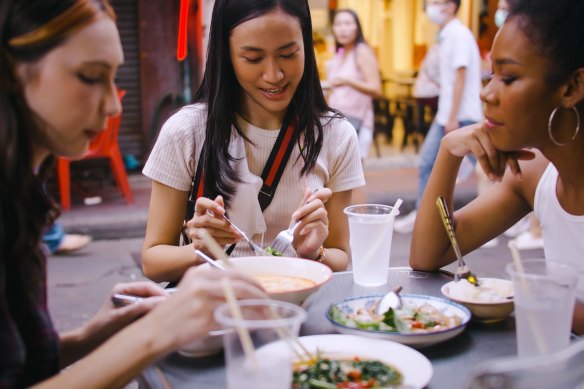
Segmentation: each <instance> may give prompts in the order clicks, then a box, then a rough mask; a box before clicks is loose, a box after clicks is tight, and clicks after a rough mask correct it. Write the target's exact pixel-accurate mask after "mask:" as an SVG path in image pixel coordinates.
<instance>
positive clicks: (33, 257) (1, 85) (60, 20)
mask: <svg viewBox="0 0 584 389" xmlns="http://www.w3.org/2000/svg"><path fill="white" fill-rule="evenodd" d="M102 12H106V13H107V14H108V15H110V17H112V18H113V11H112V10H111V7H110V6H109V4H108V3H107V0H100V1H97V0H27V1H21V0H2V2H1V3H0V118H1V119H0V266H4V265H5V264H9V263H10V264H16V266H17V267H18V268H20V269H22V271H21V272H20V275H21V278H22V282H24V283H26V284H29V285H39V284H38V282H42V281H43V280H42V277H44V269H45V267H44V253H43V252H42V250H41V246H40V240H41V236H42V232H43V230H44V228H45V227H46V226H47V224H48V223H50V222H52V221H53V220H54V219H55V218H56V217H57V215H58V213H59V211H58V208H57V206H56V204H55V202H54V201H53V200H52V199H51V198H49V196H48V195H47V194H46V192H45V190H44V182H45V181H46V178H47V176H48V174H49V171H50V170H51V169H50V168H51V167H52V166H51V163H50V162H51V161H50V159H48V160H47V161H45V163H44V164H43V166H42V167H41V170H40V172H35V171H33V169H34V168H35V167H34V166H33V151H34V145H35V144H36V143H37V142H38V141H39V139H40V138H41V137H42V131H41V128H40V126H39V124H38V123H39V121H38V119H37V118H36V117H35V114H34V113H33V112H32V111H31V109H30V108H29V106H28V104H27V102H26V99H25V97H24V93H23V90H22V89H23V88H22V85H21V82H20V81H19V79H18V78H17V76H16V65H17V64H19V63H30V64H34V63H35V62H37V61H39V60H40V59H42V58H43V57H44V56H45V55H46V54H47V53H49V52H50V51H51V50H52V49H54V48H56V47H58V46H59V45H60V44H62V43H63V42H64V41H65V39H67V37H68V36H69V34H71V33H72V32H73V31H75V30H77V29H79V28H80V27H82V26H84V25H87V24H89V23H90V22H91V21H92V20H94V19H95V18H96V17H97V16H98V15H100V14H101V13H102ZM63 15H64V16H63ZM47 98H50V96H48V97H47Z"/></svg>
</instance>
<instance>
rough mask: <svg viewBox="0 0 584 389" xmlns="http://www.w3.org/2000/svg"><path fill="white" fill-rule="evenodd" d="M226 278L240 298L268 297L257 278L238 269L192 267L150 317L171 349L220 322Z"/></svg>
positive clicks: (202, 333) (215, 326) (147, 316)
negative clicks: (218, 312)
mask: <svg viewBox="0 0 584 389" xmlns="http://www.w3.org/2000/svg"><path fill="white" fill-rule="evenodd" d="M225 277H227V278H228V279H229V281H230V284H231V286H232V288H233V291H234V292H235V294H236V296H237V298H238V299H242V300H243V299H263V298H268V295H267V294H266V292H265V291H264V290H263V289H262V288H261V286H260V285H259V284H258V283H257V281H255V280H253V279H252V278H249V277H248V276H246V275H244V274H242V273H239V272H237V271H233V270H228V271H221V270H217V269H201V268H199V267H196V268H195V267H194V268H191V269H189V270H188V271H187V272H186V273H185V276H184V277H183V279H182V281H181V282H180V284H179V285H178V288H177V291H176V292H175V293H173V294H172V295H171V296H170V297H169V298H168V299H167V300H166V301H165V302H163V303H161V304H159V305H158V306H157V307H156V308H155V309H154V310H152V311H151V312H150V314H148V315H146V317H145V318H144V320H147V321H148V322H149V323H150V324H151V325H153V326H154V327H155V328H154V330H155V331H156V333H158V334H160V336H163V337H166V336H168V337H169V338H167V339H166V341H167V342H169V343H168V345H169V347H170V348H169V350H173V349H176V348H178V347H180V346H182V345H184V344H187V343H189V342H192V341H195V340H198V339H201V338H204V337H205V336H207V334H208V333H209V331H211V330H213V329H216V328H217V324H216V322H215V319H214V317H213V311H214V310H215V308H217V307H218V306H219V305H221V304H223V303H224V302H225V297H224V292H223V288H222V279H223V278H225Z"/></svg>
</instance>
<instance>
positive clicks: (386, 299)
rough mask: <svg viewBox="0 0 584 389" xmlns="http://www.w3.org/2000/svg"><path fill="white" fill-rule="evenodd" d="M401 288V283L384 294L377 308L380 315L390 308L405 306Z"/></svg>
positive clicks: (376, 311)
mask: <svg viewBox="0 0 584 389" xmlns="http://www.w3.org/2000/svg"><path fill="white" fill-rule="evenodd" d="M401 290H402V287H401V285H400V286H398V287H397V288H395V289H394V290H392V291H391V292H389V293H388V294H386V295H385V296H383V297H382V298H381V300H379V303H378V304H377V307H376V308H375V313H377V314H378V315H383V314H384V313H385V312H387V311H389V308H392V309H400V308H401V307H402V306H403V303H402V299H401V297H400V296H399V292H401Z"/></svg>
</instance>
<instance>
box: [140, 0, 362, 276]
mask: <svg viewBox="0 0 584 389" xmlns="http://www.w3.org/2000/svg"><path fill="white" fill-rule="evenodd" d="M350 129H351V128H350V125H349V123H348V122H347V121H346V120H343V119H342V117H341V116H340V115H339V114H338V113H335V112H332V111H331V110H330V109H329V108H328V106H327V104H326V102H325V100H324V97H323V93H322V90H321V87H320V82H319V79H318V72H317V68H316V60H315V56H314V50H313V47H312V27H311V20H310V11H309V8H308V3H307V2H306V1H305V0H302V1H298V0H250V1H237V0H218V1H216V2H215V5H214V8H213V16H212V22H211V29H210V37H209V52H208V59H207V65H206V70H205V74H204V77H203V82H202V85H201V87H200V89H199V91H198V93H197V95H196V98H195V103H194V104H193V105H189V106H186V107H184V108H183V109H181V110H180V111H179V112H177V113H176V114H174V115H173V116H172V117H171V118H170V119H169V120H168V121H167V122H166V123H165V124H164V126H163V128H162V130H161V132H160V135H159V138H158V140H157V142H156V145H155V146H154V149H153V151H152V153H151V155H150V158H149V160H148V162H147V164H146V167H145V168H144V174H146V175H147V176H148V177H150V178H152V179H153V184H152V197H151V201H150V208H149V214H148V226H147V231H146V239H145V242H144V247H143V250H142V258H143V268H144V272H145V274H146V275H147V276H148V277H150V278H152V279H154V280H158V281H162V280H166V281H168V280H177V279H180V277H181V276H182V274H183V273H184V271H185V269H187V268H189V267H190V266H193V265H197V264H199V263H201V262H202V260H201V259H200V258H198V256H197V255H196V254H195V252H194V250H193V246H194V247H195V248H201V249H204V244H203V243H202V242H201V241H200V239H199V234H198V231H199V230H200V229H206V230H208V231H209V232H210V233H211V234H212V235H213V236H214V237H215V239H216V240H217V241H218V242H219V243H221V244H223V245H230V244H233V243H237V242H238V241H239V240H240V239H241V237H240V236H239V235H238V234H237V232H236V231H235V230H234V229H233V228H231V227H230V225H229V224H228V223H227V222H226V221H225V220H223V219H222V217H221V216H223V214H224V213H225V212H226V211H227V213H228V214H229V217H230V219H231V220H232V221H233V222H235V224H236V225H238V226H239V227H240V228H241V229H242V230H243V231H245V232H246V233H247V235H248V236H249V237H250V238H251V239H252V240H254V241H255V242H256V243H257V244H259V245H261V246H263V247H266V246H269V245H270V244H271V242H272V240H273V239H274V238H275V237H276V235H277V234H278V232H279V231H282V230H285V229H287V228H288V227H289V225H290V224H292V223H294V222H295V221H300V224H299V225H298V227H297V229H296V231H295V233H294V240H293V243H292V246H293V247H294V249H295V251H296V254H297V255H298V256H299V257H302V258H307V259H312V260H318V261H321V262H323V263H325V264H326V265H328V266H330V267H331V268H332V269H333V270H344V269H345V268H346V267H347V264H348V258H349V254H348V252H349V247H348V246H349V240H348V226H347V221H346V218H345V217H344V215H343V212H342V211H343V208H344V207H345V206H347V205H349V203H350V200H351V191H352V189H353V188H355V187H358V186H361V185H363V184H364V179H363V172H362V170H361V167H360V165H359V157H358V152H357V139H356V136H355V134H354V131H349V130H350ZM286 134H289V139H290V143H289V144H290V148H289V149H288V148H284V147H282V148H279V143H280V140H279V139H282V137H284V139H285V136H287V135H286ZM274 150H275V151H276V152H278V150H279V153H276V154H285V153H284V151H286V150H287V151H288V152H289V153H290V156H289V159H288V160H287V162H286V161H284V162H282V164H281V165H280V168H281V178H280V181H279V183H278V184H277V187H275V188H274V187H272V189H271V190H266V188H265V186H266V185H267V182H266V181H267V180H266V179H263V178H262V172H263V171H264V169H265V168H266V169H271V168H272V166H274V165H275V164H276V163H278V160H279V159H280V158H279V157H276V158H272V157H271V156H270V155H271V154H272V153H274ZM198 173H199V174H198ZM193 184H194V186H193ZM191 187H193V191H194V192H198V191H200V192H201V193H200V194H201V195H202V196H193V197H191V199H193V202H194V201H195V199H196V204H195V206H194V207H193V208H192V209H191V210H192V211H193V212H192V214H190V213H188V212H187V210H188V207H187V203H188V200H189V190H191ZM200 188H203V189H200ZM266 191H267V192H269V194H267V196H268V197H269V198H270V200H271V202H270V203H269V205H267V206H266V205H265V200H262V196H265V193H264V192H266ZM258 196H259V197H258ZM197 197H198V198H197ZM325 202H326V205H325ZM185 214H187V217H186V220H187V223H186V227H187V229H186V231H187V232H188V234H189V238H190V239H191V240H192V242H193V243H192V244H188V245H185V246H179V245H178V243H179V236H180V235H181V231H182V230H183V221H184V220H185ZM249 254H251V250H250V249H249V248H248V247H247V246H246V245H243V244H238V245H237V246H235V251H234V252H233V254H232V255H235V256H241V255H249Z"/></svg>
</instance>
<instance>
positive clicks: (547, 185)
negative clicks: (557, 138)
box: [533, 163, 584, 301]
mask: <svg viewBox="0 0 584 389" xmlns="http://www.w3.org/2000/svg"><path fill="white" fill-rule="evenodd" d="M557 182H558V171H557V170H556V167H555V166H554V165H553V164H551V163H550V164H549V165H548V167H547V168H546V170H545V172H544V173H543V175H542V176H541V178H540V180H539V183H538V184H537V189H536V191H535V200H534V206H533V208H534V211H535V215H536V216H537V219H538V220H539V222H540V224H541V229H542V234H543V239H544V242H545V243H544V252H545V258H546V260H549V261H556V262H563V263H570V264H575V265H576V266H582V267H584V216H582V215H581V216H576V215H571V214H569V213H568V212H566V211H565V210H564V208H562V205H561V204H560V202H559V200H558V196H557V194H556V186H557ZM582 274H584V273H582V272H581V275H580V279H579V281H578V286H577V287H576V297H577V298H578V300H580V301H584V275H582Z"/></svg>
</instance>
